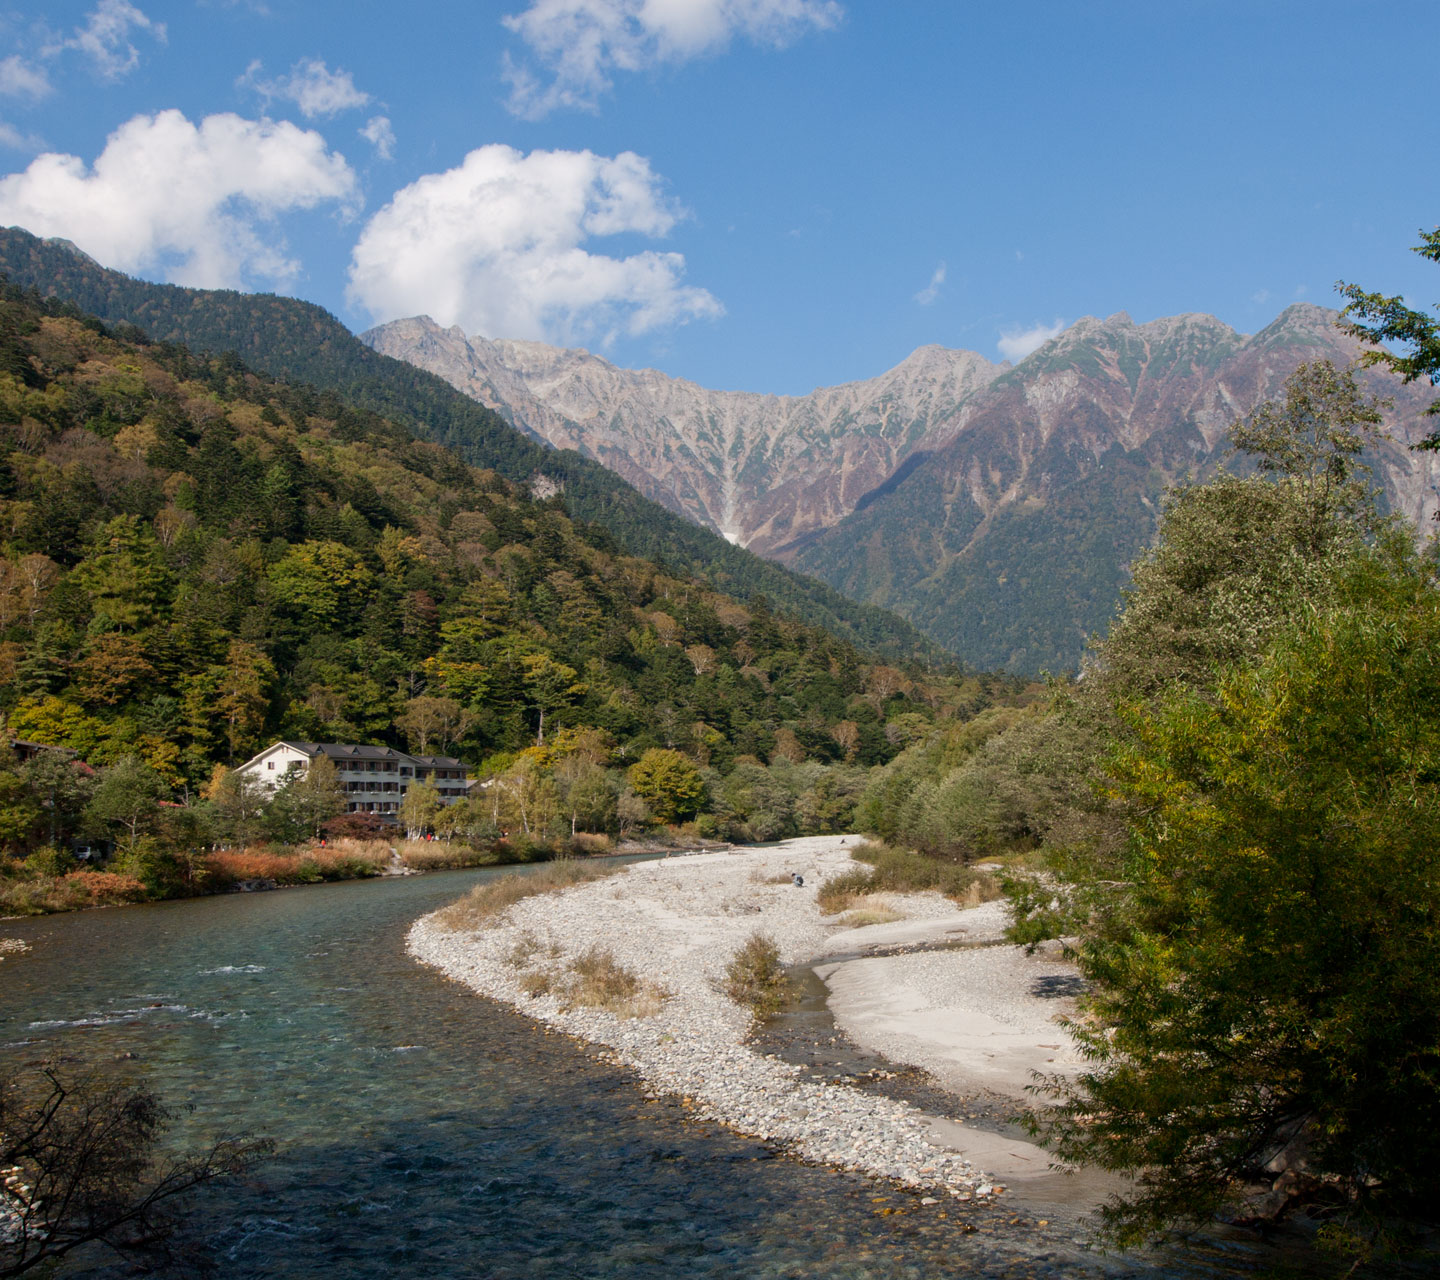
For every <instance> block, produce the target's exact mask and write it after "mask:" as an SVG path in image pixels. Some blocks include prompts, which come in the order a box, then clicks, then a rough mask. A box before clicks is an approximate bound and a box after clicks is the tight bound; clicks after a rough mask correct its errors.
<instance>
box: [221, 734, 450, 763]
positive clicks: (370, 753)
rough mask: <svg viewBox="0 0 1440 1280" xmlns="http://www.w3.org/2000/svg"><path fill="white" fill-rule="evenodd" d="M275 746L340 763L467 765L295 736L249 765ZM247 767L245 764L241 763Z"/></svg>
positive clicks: (357, 744) (281, 741)
mask: <svg viewBox="0 0 1440 1280" xmlns="http://www.w3.org/2000/svg"><path fill="white" fill-rule="evenodd" d="M276 747H289V748H290V749H291V750H292V751H298V752H300V754H301V755H303V756H308V757H309V758H310V759H311V760H313V759H315V757H316V756H321V755H323V756H328V757H329V758H330V759H331V760H334V761H336V762H337V763H343V762H345V761H347V760H395V761H398V762H399V763H401V764H411V763H413V764H414V765H415V767H416V769H417V770H420V771H423V770H427V769H460V770H464V769H465V767H466V765H465V762H464V761H463V760H457V759H456V758H455V757H454V756H417V755H412V754H411V753H409V752H407V751H397V750H395V748H394V747H371V746H366V745H364V744H362V743H355V742H301V741H299V740H297V739H295V738H281V739H280V740H279V741H278V742H272V743H271V744H270V745H269V746H268V747H266V748H265V750H264V751H262V752H260V755H257V756H254V757H252V759H251V760H249V761H246V765H248V764H250V763H253V761H254V760H258V759H259V758H260V756H263V755H264V754H265V753H266V752H268V751H274V750H275V748H276ZM240 767H241V768H244V767H245V765H241V766H240Z"/></svg>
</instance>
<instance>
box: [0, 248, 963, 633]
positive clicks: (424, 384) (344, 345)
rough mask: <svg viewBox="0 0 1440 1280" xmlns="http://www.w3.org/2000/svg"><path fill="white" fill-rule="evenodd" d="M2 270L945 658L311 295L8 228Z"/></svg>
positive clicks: (841, 624)
mask: <svg viewBox="0 0 1440 1280" xmlns="http://www.w3.org/2000/svg"><path fill="white" fill-rule="evenodd" d="M0 274H5V275H8V276H9V278H10V279H11V280H12V281H13V282H14V283H16V284H18V285H20V286H21V287H23V288H33V289H36V290H38V291H39V292H40V293H41V294H43V295H49V296H54V297H57V298H62V299H65V300H67V301H70V302H72V303H74V304H75V305H76V306H78V307H79V308H80V309H81V310H82V311H84V312H87V313H90V314H93V315H96V316H98V317H99V318H100V319H102V320H104V321H105V322H106V323H108V324H121V323H126V324H131V325H134V326H136V327H137V328H139V329H141V330H142V331H144V332H145V333H147V334H149V335H150V336H151V337H153V338H155V339H156V340H158V341H164V342H182V343H184V344H186V345H187V346H188V347H190V348H191V349H192V350H193V351H196V352H210V353H212V354H224V353H234V354H235V355H237V356H238V357H239V358H240V359H241V360H242V361H244V362H245V364H246V365H247V366H248V367H250V368H253V369H256V370H258V371H261V372H264V373H268V374H270V375H271V376H273V377H278V378H285V379H287V380H290V381H292V382H304V383H309V384H311V385H312V386H314V387H315V388H317V389H318V390H320V391H328V392H332V393H334V394H336V395H338V396H340V397H341V398H342V399H343V400H344V401H345V403H346V404H348V405H350V406H351V407H352V408H355V409H364V410H369V411H371V412H373V413H377V414H381V415H383V416H385V417H387V418H389V419H391V420H392V421H395V422H397V423H400V424H402V425H404V426H405V427H406V428H407V429H408V430H410V431H411V432H412V433H414V434H415V435H418V436H420V437H421V438H422V439H426V440H432V441H435V442H437V443H440V444H444V445H447V446H449V447H451V448H453V449H455V450H456V451H457V452H458V453H459V454H460V455H461V456H462V457H463V458H464V459H465V460H466V461H467V462H469V463H471V464H473V465H475V466H481V467H487V468H489V469H491V470H494V471H496V472H498V473H499V474H500V475H502V476H504V477H506V478H507V479H509V480H513V481H516V482H519V483H522V484H529V483H530V482H531V481H532V480H533V479H534V478H535V477H536V476H542V475H543V476H546V477H549V478H550V479H551V480H552V481H554V482H556V483H558V484H559V485H561V486H563V488H564V491H565V501H566V507H567V509H568V510H569V511H570V512H572V513H573V514H574V515H575V516H576V518H577V519H581V520H585V521H589V522H592V523H596V524H601V525H603V526H604V527H605V528H606V529H607V530H608V531H609V532H610V533H611V535H612V536H613V538H614V539H615V545H616V546H617V547H618V548H620V549H622V550H624V551H626V552H628V553H629V554H631V555H637V556H643V557H646V558H649V559H655V560H659V561H663V562H664V563H665V564H666V565H668V566H670V567H671V568H672V569H674V570H675V571H677V572H679V573H683V574H694V575H698V576H700V577H703V578H705V579H706V580H707V581H708V582H709V583H710V585H711V586H712V587H714V588H715V589H717V590H720V591H724V592H727V593H729V594H732V595H735V596H738V597H740V598H742V599H746V600H748V599H750V598H752V597H754V596H758V595H764V596H766V597H767V598H768V599H769V600H770V601H772V602H773V603H774V604H776V605H777V606H780V607H783V608H785V609H786V610H788V611H790V612H793V613H795V614H796V615H797V616H799V617H801V618H803V619H805V620H806V621H807V622H810V623H812V624H814V625H816V626H821V627H824V628H826V629H827V630H830V631H833V632H835V633H837V634H840V635H844V636H847V637H848V638H850V639H851V640H852V641H854V642H855V643H857V644H860V645H863V646H865V647H867V648H874V649H882V650H884V651H885V652H886V653H887V654H888V655H889V656H891V657H892V658H908V657H913V656H923V655H930V656H936V655H940V654H942V653H943V651H942V650H940V649H938V647H937V646H935V645H934V644H932V643H931V642H930V641H928V640H927V639H925V638H924V637H923V636H922V635H921V634H920V633H919V632H918V631H916V630H915V629H914V628H913V627H911V626H910V625H909V624H908V623H906V622H904V621H902V620H901V619H899V618H897V617H896V616H895V615H893V614H891V613H889V612H887V611H885V610H883V609H879V608H876V607H874V606H871V605H862V604H856V603H854V602H853V601H850V600H848V599H846V598H845V597H844V596H843V595H841V594H840V593H839V592H838V591H835V590H834V589H833V588H831V587H828V586H826V585H825V584H823V583H821V582H818V581H816V580H814V579H811V578H806V577H803V576H801V575H799V574H796V573H792V572H790V571H788V570H786V569H784V568H782V567H780V566H779V565H776V564H772V563H770V562H769V561H766V560H762V559H761V558H759V557H758V556H755V555H752V554H750V553H749V552H746V551H744V550H742V549H740V548H738V547H735V546H732V545H731V544H730V543H728V542H726V541H725V540H724V539H723V538H721V537H718V536H716V535H715V534H713V533H710V532H709V531H707V530H704V529H701V528H699V527H697V526H696V525H694V524H691V523H690V522H689V521H687V520H685V519H683V518H681V517H680V516H677V515H675V514H674V513H672V512H670V511H667V510H666V509H665V508H664V507H662V506H660V505H659V504H658V503H655V502H651V501H650V500H649V499H647V498H644V497H642V496H641V495H640V494H639V493H637V492H636V491H635V490H634V489H633V488H631V487H630V485H628V484H626V483H625V481H623V480H621V479H620V478H619V477H617V476H615V475H614V474H613V473H611V472H610V471H607V470H606V469H605V468H604V467H602V466H601V465H599V464H598V463H596V462H592V461H591V460H589V459H587V458H583V457H581V456H580V455H579V454H577V453H574V452H572V451H569V450H553V449H549V448H547V447H546V446H544V445H543V444H540V443H537V442H536V441H535V440H533V439H530V438H528V437H526V436H524V435H522V434H521V433H520V432H518V431H516V430H515V429H514V428H512V427H511V426H509V424H507V423H506V422H505V421H504V420H503V419H501V418H500V417H499V416H498V415H497V414H495V413H493V412H491V411H490V410H488V409H486V408H484V407H483V406H481V405H478V404H476V403H475V402H474V401H473V400H471V399H470V398H469V397H467V396H465V395H462V394H461V393H460V392H458V391H456V390H454V389H453V388H452V387H451V386H450V385H449V384H448V383H446V382H445V381H443V380H442V379H441V378H438V377H436V376H434V375H433V374H429V373H425V372H423V371H421V370H418V369H416V368H414V367H413V366H411V365H408V364H405V363H403V362H402V361H399V360H393V359H391V358H390V357H388V356H382V355H380V354H379V353H377V352H375V351H372V350H371V349H370V348H369V347H367V346H366V345H365V344H364V343H362V342H361V341H360V340H359V339H358V338H356V337H355V336H354V335H353V334H351V333H350V331H349V330H348V329H346V328H345V327H344V325H342V324H340V322H339V321H338V320H336V319H335V318H334V317H333V316H331V315H330V314H329V313H328V312H326V311H325V310H323V309H322V308H320V307H317V306H315V305H314V304H312V303H307V302H301V301H298V300H296V299H293V298H281V297H276V296H274V295H272V294H247V293H236V292H233V291H229V290H205V289H185V288H180V287H179V286H176V285H158V284H150V283H147V282H145V281H142V280H135V279H132V278H131V277H129V276H126V275H123V274H121V273H120V272H117V271H109V270H106V269H105V268H103V267H101V266H99V264H97V263H96V262H94V261H93V260H92V259H90V258H88V257H86V256H85V255H84V254H82V253H80V252H79V251H77V250H76V249H75V248H74V247H73V246H70V245H67V244H61V243H55V242H49V241H42V240H40V239H38V238H36V237H35V236H32V235H30V234H29V233H28V232H26V231H24V230H22V229H20V228H14V227H12V228H9V229H8V230H6V229H0Z"/></svg>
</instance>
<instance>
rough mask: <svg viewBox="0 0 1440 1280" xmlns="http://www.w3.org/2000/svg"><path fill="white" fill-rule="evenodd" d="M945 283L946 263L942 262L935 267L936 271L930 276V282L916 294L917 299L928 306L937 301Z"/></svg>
mask: <svg viewBox="0 0 1440 1280" xmlns="http://www.w3.org/2000/svg"><path fill="white" fill-rule="evenodd" d="M944 283H945V264H944V263H943V262H942V263H941V264H940V265H939V266H938V267H936V268H935V271H934V273H933V274H932V275H931V277H930V283H929V284H927V285H926V286H925V287H924V288H923V289H921V290H920V292H919V293H917V294H916V295H915V301H916V302H918V303H919V304H920V305H921V306H922V307H928V306H929V305H930V304H931V303H932V302H934V301H935V299H936V298H938V297H939V296H940V286H941V285H942V284H944Z"/></svg>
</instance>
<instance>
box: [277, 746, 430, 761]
mask: <svg viewBox="0 0 1440 1280" xmlns="http://www.w3.org/2000/svg"><path fill="white" fill-rule="evenodd" d="M296 745H297V746H302V747H309V748H310V754H311V755H315V754H316V753H318V752H321V751H323V752H324V753H325V754H326V755H327V756H329V757H330V758H331V759H332V760H408V759H410V757H409V756H408V755H406V754H405V752H403V751H396V750H395V748H394V747H367V746H360V745H357V744H356V743H353V742H306V743H297V744H296Z"/></svg>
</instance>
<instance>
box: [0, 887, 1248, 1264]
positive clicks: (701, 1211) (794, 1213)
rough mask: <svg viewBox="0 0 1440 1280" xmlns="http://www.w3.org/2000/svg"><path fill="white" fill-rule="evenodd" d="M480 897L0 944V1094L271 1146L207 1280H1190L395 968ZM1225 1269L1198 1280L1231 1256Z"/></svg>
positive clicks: (426, 890) (418, 971)
mask: <svg viewBox="0 0 1440 1280" xmlns="http://www.w3.org/2000/svg"><path fill="white" fill-rule="evenodd" d="M492 874H494V873H493V872H448V873H442V874H434V875H428V876H423V877H411V878H406V879H401V880H392V881H384V882H363V883H352V884H343V885H323V886H315V887H313V888H306V889H303V890H291V891H286V892H279V893H268V894H254V895H241V896H230V897H224V898H208V899H201V900H198V901H194V902H183V903H165V904H158V905H155V906H148V907H135V908H126V909H123V910H110V911H99V912H87V913H84V914H82V915H72V916H60V917H51V918H48V919H43V920H29V921H7V922H5V923H4V924H0V935H5V936H14V937H20V938H23V939H24V940H25V941H27V942H28V943H30V944H31V947H32V949H31V950H30V951H29V952H28V953H25V954H21V955H16V956H12V957H10V958H8V959H6V960H5V961H4V962H3V964H0V1070H3V1071H7V1072H8V1071H12V1070H15V1069H16V1068H17V1067H18V1066H20V1065H22V1064H24V1063H27V1062H35V1061H39V1060H41V1059H43V1058H45V1057H48V1056H52V1055H57V1054H61V1055H66V1056H70V1057H72V1058H75V1059H79V1060H81V1061H85V1062H96V1063H108V1064H111V1065H112V1066H113V1068H114V1069H117V1070H120V1071H123V1072H127V1073H131V1074H133V1075H135V1076H137V1077H143V1078H144V1079H146V1080H148V1081H149V1082H150V1083H151V1084H152V1085H153V1086H154V1087H156V1088H157V1089H158V1090H159V1091H160V1092H161V1093H162V1094H163V1095H164V1096H165V1098H166V1099H167V1101H169V1102H171V1103H189V1104H193V1110H192V1111H190V1112H188V1113H187V1114H185V1115H182V1117H181V1118H180V1120H179V1122H178V1123H177V1126H176V1130H175V1137H176V1139H177V1140H178V1141H183V1142H186V1143H192V1144H197V1145H198V1144H200V1143H203V1142H207V1141H209V1140H211V1139H213V1138H214V1137H216V1136H219V1135H220V1134H222V1133H225V1132H241V1131H244V1132H250V1133H264V1134H268V1135H270V1136H272V1137H273V1138H275V1139H276V1140H277V1142H278V1144H279V1151H278V1154H277V1156H276V1158H275V1159H274V1160H273V1161H271V1162H270V1163H269V1164H267V1165H266V1166H265V1167H264V1169H263V1170H262V1171H261V1173H260V1174H259V1175H258V1176H257V1178H256V1179H255V1181H254V1182H253V1184H251V1185H246V1186H243V1187H239V1188H235V1187H231V1188H227V1189H225V1190H224V1191H220V1192H215V1193H213V1194H211V1195H209V1196H208V1197H207V1198H205V1199H204V1200H202V1201H200V1202H198V1204H197V1207H196V1209H195V1212H194V1213H193V1215H192V1219H191V1222H190V1233H191V1234H192V1235H193V1236H194V1237H195V1238H196V1239H197V1240H198V1241H199V1242H200V1243H201V1244H203V1246H204V1247H205V1248H206V1249H207V1250H208V1251H209V1253H210V1255H211V1256H212V1258H213V1260H214V1262H215V1263H216V1264H217V1267H218V1273H219V1274H220V1275H222V1276H225V1277H237V1278H249V1277H257V1278H258V1277H308V1276H317V1275H320V1274H322V1273H327V1272H328V1273H333V1274H336V1275H340V1276H346V1277H350V1276H354V1277H377V1278H378V1277H397V1276H403V1277H407V1278H408V1277H451V1276H455V1277H468V1276H475V1277H480V1276H484V1277H497V1278H500V1277H517V1278H518V1277H537V1276H544V1277H554V1276H611V1275H613V1276H627V1277H630V1276H634V1277H641V1278H647V1277H655V1278H657V1280H658V1278H660V1277H672V1276H697V1277H710V1276H714V1277H726V1280H733V1278H734V1277H736V1276H743V1277H751V1276H755V1277H770V1276H773V1277H799V1276H807V1277H808V1276H836V1277H872V1278H875V1280H881V1278H884V1280H890V1278H892V1277H893V1278H896V1280H898V1278H900V1277H916V1278H918V1277H934V1276H981V1277H1021V1276H1032V1275H1050V1276H1060V1275H1064V1276H1075V1275H1089V1274H1096V1275H1099V1274H1106V1275H1147V1276H1149V1275H1156V1276H1158V1275H1165V1276H1172V1275H1185V1274H1189V1273H1190V1271H1191V1269H1192V1265H1195V1264H1196V1259H1195V1258H1194V1257H1193V1255H1192V1256H1190V1257H1189V1258H1187V1260H1186V1261H1185V1262H1184V1263H1182V1262H1181V1260H1180V1259H1178V1258H1176V1257H1170V1258H1168V1259H1166V1260H1164V1261H1163V1262H1159V1261H1150V1262H1147V1263H1144V1264H1140V1263H1137V1262H1136V1261H1135V1260H1133V1259H1131V1260H1126V1261H1119V1260H1108V1261H1106V1260H1101V1259H1097V1258H1095V1257H1093V1256H1092V1255H1088V1254H1086V1253H1084V1252H1083V1251H1082V1250H1081V1249H1079V1248H1078V1247H1077V1246H1076V1244H1075V1242H1074V1239H1073V1231H1071V1230H1068V1229H1067V1230H1066V1231H1064V1232H1058V1231H1057V1230H1056V1228H1055V1227H1048V1228H1044V1229H1041V1228H1037V1227H1035V1226H1033V1225H1030V1224H1028V1223H1019V1224H1012V1223H1011V1222H1010V1220H1009V1219H1010V1215H1008V1214H1007V1213H1006V1212H1004V1211H998V1212H991V1213H988V1214H985V1213H981V1214H973V1213H972V1214H969V1215H963V1216H962V1215H961V1214H960V1213H958V1212H957V1211H956V1210H955V1209H954V1208H951V1207H950V1206H947V1205H943V1204H942V1205H938V1206H921V1205H919V1203H918V1200H917V1199H916V1198H915V1197H913V1196H908V1195H902V1194H899V1193H894V1192H889V1191H887V1190H886V1189H885V1188H883V1187H877V1186H875V1184H873V1183H870V1182H866V1181H863V1180H861V1179H858V1178H855V1177H851V1176H849V1175H845V1174H840V1173H835V1172H831V1171H827V1170H820V1169H813V1168H808V1167H806V1166H803V1165H800V1164H798V1163H796V1162H794V1161H791V1160H788V1159H777V1158H774V1156H773V1153H772V1152H770V1151H768V1150H767V1149H765V1148H764V1147H763V1146H762V1145H760V1144H758V1143H755V1142H751V1141H748V1140H746V1139H744V1138H740V1137H738V1136H736V1135H734V1134H731V1133H729V1132H728V1131H725V1130H723V1129H719V1128H717V1127H715V1126H712V1125H708V1124H705V1123H698V1122H695V1121H692V1120H690V1119H688V1118H687V1116H686V1114H685V1111H684V1108H683V1107H682V1105H681V1104H680V1103H678V1102H676V1101H674V1100H661V1101H647V1100H646V1099H645V1098H644V1097H643V1095H642V1094H641V1093H640V1091H639V1090H638V1089H636V1088H635V1087H634V1084H633V1081H632V1078H631V1077H630V1075H629V1074H628V1073H626V1072H624V1071H622V1070H620V1069H618V1068H615V1067H612V1066H609V1065H607V1064H604V1063H602V1062H599V1061H597V1060H595V1059H594V1058H592V1057H591V1056H589V1055H588V1054H587V1053H586V1052H585V1051H583V1050H582V1049H581V1048H579V1047H577V1046H576V1045H574V1044H572V1043H571V1042H570V1041H568V1040H565V1039H563V1038H561V1037H558V1036H555V1035H553V1034H550V1033H548V1032H546V1031H544V1030H543V1029H541V1028H539V1027H537V1026H536V1025H535V1024H533V1023H531V1022H530V1021H528V1020H527V1019H525V1018H523V1017H520V1016H518V1015H516V1014H514V1013H511V1012H509V1011H507V1010H504V1009H501V1008H498V1007H497V1006H495V1005H492V1004H490V1003H489V1002H487V1001H484V1000H480V999H477V998H476V997H475V996H473V995H472V994H470V993H469V992H468V991H466V990H464V989H462V988H460V987H458V986H456V985H455V984H453V983H450V982H448V981H446V980H445V979H443V978H440V977H439V976H437V975H436V974H434V973H433V972H431V971H430V970H428V969H425V968H422V967H421V966H419V965H418V964H416V963H415V962H413V961H412V960H410V959H409V958H408V957H407V956H406V955H405V954H404V950H403V940H404V934H405V930H406V928H407V926H408V924H409V922H410V921H412V920H413V919H415V918H416V917H418V916H420V915H422V914H424V913H425V912H427V911H430V910H433V909H434V908H435V907H436V906H439V905H441V904H442V903H444V902H446V901H449V900H450V899H452V898H454V897H457V896H458V895H459V894H460V893H462V892H463V891H464V890H465V889H466V888H468V887H469V885H470V884H472V883H474V882H475V881H476V880H477V879H480V878H483V877H484V876H487V875H492ZM967 1225H969V1226H973V1227H974V1228H975V1230H974V1231H973V1232H967V1231H966V1230H965V1229H964V1228H965V1226H967ZM1236 1248H1237V1249H1239V1246H1236ZM1224 1249H1225V1246H1221V1245H1217V1246H1215V1247H1214V1248H1213V1249H1211V1250H1209V1251H1208V1252H1207V1256H1206V1259H1205V1265H1204V1266H1203V1267H1200V1268H1199V1272H1197V1273H1204V1274H1209V1275H1215V1274H1229V1273H1233V1272H1234V1271H1236V1270H1237V1269H1239V1268H1240V1267H1241V1263H1242V1261H1243V1260H1246V1259H1248V1257H1249V1255H1248V1254H1247V1253H1245V1252H1244V1251H1239V1252H1236V1253H1235V1254H1234V1255H1233V1257H1231V1256H1228V1255H1227V1254H1226V1253H1225V1251H1224ZM91 1265H95V1264H94V1263H93V1260H92V1264H91ZM191 1266H193V1264H188V1263H187V1264H186V1267H187V1268H189V1267H191ZM84 1269H85V1268H84V1265H83V1264H82V1265H80V1266H77V1267H75V1268H72V1273H80V1272H84ZM107 1274H108V1273H107Z"/></svg>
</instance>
